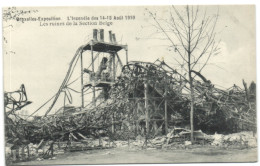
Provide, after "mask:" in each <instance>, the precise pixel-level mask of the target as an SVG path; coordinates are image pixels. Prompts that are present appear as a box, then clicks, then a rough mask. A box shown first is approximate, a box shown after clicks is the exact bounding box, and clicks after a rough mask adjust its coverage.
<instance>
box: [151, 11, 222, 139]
mask: <svg viewBox="0 0 260 166" xmlns="http://www.w3.org/2000/svg"><path fill="white" fill-rule="evenodd" d="M183 9H184V10H178V9H177V7H175V6H171V7H170V10H169V19H167V18H159V17H158V16H157V14H156V13H153V12H151V11H150V10H148V9H147V11H148V13H149V15H150V17H151V18H152V20H153V24H152V25H153V26H154V27H155V28H156V30H157V34H160V35H161V36H163V37H164V39H165V40H167V41H169V42H170V45H169V46H170V47H172V48H173V49H174V52H175V53H174V55H173V57H174V59H175V60H176V62H177V63H178V64H179V65H181V66H182V67H183V69H184V70H185V72H186V73H187V74H186V75H187V80H188V84H189V88H190V92H189V93H190V95H189V96H190V127H191V142H192V143H193V140H194V136H193V133H194V122H193V119H194V101H195V97H194V78H195V77H196V75H198V74H200V72H201V71H202V70H203V69H204V67H205V66H206V65H207V63H208V61H209V59H210V57H211V56H213V55H216V54H218V53H219V47H218V44H219V42H216V34H217V33H216V31H215V27H216V24H217V20H218V11H217V12H216V14H213V15H212V14H211V15H209V14H207V11H206V10H203V11H202V10H201V9H199V7H198V6H197V7H194V6H186V7H184V8H183ZM178 59H179V60H178Z"/></svg>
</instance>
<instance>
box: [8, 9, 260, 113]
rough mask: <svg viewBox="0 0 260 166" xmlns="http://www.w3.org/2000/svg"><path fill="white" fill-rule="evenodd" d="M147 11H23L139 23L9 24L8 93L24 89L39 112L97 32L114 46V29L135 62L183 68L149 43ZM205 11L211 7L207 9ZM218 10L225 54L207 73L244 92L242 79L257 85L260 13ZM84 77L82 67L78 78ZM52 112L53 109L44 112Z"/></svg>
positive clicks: (159, 44) (155, 43)
mask: <svg viewBox="0 0 260 166" xmlns="http://www.w3.org/2000/svg"><path fill="white" fill-rule="evenodd" d="M145 8H147V7H142V6H140V7H109V8H108V7H70V8H68V7H67V8H66V7H52V8H23V9H24V10H38V12H37V13H31V14H28V15H24V16H23V17H36V18H37V17H39V16H40V17H53V16H54V17H61V19H62V22H63V21H64V22H65V23H66V21H67V17H68V16H74V17H77V16H81V17H82V16H88V17H90V18H91V17H92V16H95V17H100V16H135V19H134V20H125V19H124V20H117V21H113V25H111V26H107V25H103V26H99V25H97V26H93V25H85V26H40V22H39V21H31V22H25V23H21V22H16V21H14V22H12V25H13V27H5V26H6V25H9V24H8V23H5V22H4V25H3V26H4V28H3V30H4V35H5V36H7V38H8V43H7V44H6V45H5V46H4V50H11V51H14V52H15V54H14V53H11V54H8V55H5V54H4V91H14V90H17V89H18V88H19V87H20V85H21V84H24V85H25V87H26V91H27V95H28V98H29V100H30V101H32V102H33V103H32V104H31V105H29V106H27V107H26V109H27V110H28V111H29V112H33V111H34V110H36V109H37V108H38V107H40V106H41V105H42V104H43V103H44V102H45V101H47V100H48V99H49V98H51V97H52V96H53V95H54V94H55V93H56V92H57V91H58V89H59V87H60V85H61V83H62V81H63V79H64V77H65V75H66V72H67V70H68V67H69V63H70V61H71V59H72V57H73V56H74V54H75V52H76V50H77V49H78V48H79V47H80V46H81V45H83V44H86V43H87V42H88V41H89V40H90V39H91V35H92V34H91V33H92V29H93V28H97V29H100V28H103V29H104V30H105V35H106V36H105V41H108V36H107V33H108V31H109V30H112V31H113V32H114V33H116V35H117V40H118V41H119V44H127V45H128V50H129V51H128V55H129V61H131V60H134V61H147V62H154V61H155V60H156V59H161V58H162V57H163V58H164V59H165V61H166V63H168V64H170V65H172V66H173V67H176V68H177V69H178V66H176V62H174V59H173V58H172V56H175V54H174V53H173V52H170V51H168V50H167V47H166V46H165V45H167V44H168V43H167V41H160V40H154V39H147V38H146V36H147V34H149V33H151V32H152V30H151V29H150V27H149V26H148V25H149V23H150V21H151V19H150V18H149V17H148V15H147V14H146V12H145ZM204 8H205V6H204V7H201V9H204ZM148 9H149V10H151V11H156V12H157V14H158V15H159V16H161V17H168V9H169V7H168V6H160V7H158V6H156V7H153V6H149V7H148ZM218 9H219V20H218V23H217V27H216V31H217V32H218V34H217V39H219V40H220V49H221V53H220V54H219V55H217V56H214V57H212V58H211V60H210V62H209V65H208V66H207V67H206V68H205V69H204V70H203V71H202V74H203V75H204V76H205V77H206V78H207V79H209V80H211V82H212V83H213V84H216V85H218V86H220V87H225V88H229V87H231V86H232V85H233V84H236V85H239V86H240V87H242V79H245V81H246V82H247V83H248V84H249V83H250V82H251V81H256V60H255V59H256V41H255V40H256V39H255V8H254V6H243V5H241V6H207V11H208V13H209V14H214V13H216V12H217V10H218ZM41 25H43V24H41ZM119 55H120V57H121V58H122V61H123V62H125V56H124V55H125V53H124V51H120V52H119ZM176 56H177V55H176ZM89 57H90V56H88V55H87V54H86V56H85V59H84V65H85V66H88V64H89V59H88V58H89ZM78 75H79V68H77V69H76V70H75V73H74V76H73V77H74V78H76V77H77V76H78ZM79 86H80V84H78V86H77V85H75V88H77V87H78V89H77V90H79ZM75 100H77V99H75ZM60 102H61V101H60ZM75 102H77V101H75ZM47 108H48V105H47V106H46V107H45V108H43V109H42V110H41V113H43V112H44V111H46V109H47Z"/></svg>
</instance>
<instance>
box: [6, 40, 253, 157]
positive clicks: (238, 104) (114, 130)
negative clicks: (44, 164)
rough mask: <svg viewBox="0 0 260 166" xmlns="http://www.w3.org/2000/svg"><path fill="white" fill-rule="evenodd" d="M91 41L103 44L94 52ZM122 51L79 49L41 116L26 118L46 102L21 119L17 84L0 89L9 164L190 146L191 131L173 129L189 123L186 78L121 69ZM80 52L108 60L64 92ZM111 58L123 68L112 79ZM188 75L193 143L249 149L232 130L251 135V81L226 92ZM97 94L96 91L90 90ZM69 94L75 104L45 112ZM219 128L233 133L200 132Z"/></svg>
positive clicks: (136, 64) (138, 67)
mask: <svg viewBox="0 0 260 166" xmlns="http://www.w3.org/2000/svg"><path fill="white" fill-rule="evenodd" d="M91 43H92V42H91ZM95 44H97V45H101V46H102V47H101V46H99V47H98V48H96V47H95ZM93 49H94V50H93ZM114 49H115V50H114ZM121 49H125V50H126V51H127V46H124V45H118V44H116V45H115V43H106V42H101V43H100V42H99V41H95V42H94V43H92V44H91V45H90V44H89V43H88V44H87V45H83V46H81V47H80V48H79V49H78V50H77V52H76V54H75V55H74V57H73V59H72V61H71V63H70V66H69V69H68V72H67V75H66V77H65V78H64V81H63V83H62V85H61V86H60V88H59V90H58V92H57V93H56V94H55V95H54V96H53V97H52V98H51V99H50V100H49V101H52V104H51V106H50V107H49V108H48V110H47V111H46V112H45V115H44V116H33V114H35V113H36V112H37V111H39V109H41V108H42V107H43V106H44V105H45V104H47V103H48V102H49V101H47V102H46V103H44V104H43V105H42V106H41V107H40V108H39V109H37V110H36V111H35V112H33V113H32V114H31V115H30V116H28V117H27V118H24V117H20V116H19V115H18V114H17V112H18V111H19V110H21V109H22V108H23V107H25V106H26V105H28V104H31V102H30V101H28V100H27V95H26V92H25V87H24V85H22V86H21V88H20V89H19V90H17V91H14V92H5V94H4V98H5V103H4V105H5V123H6V128H5V137H6V154H7V156H12V157H13V160H17V158H33V157H35V158H37V159H39V160H41V159H42V158H44V159H46V158H52V159H53V156H54V155H57V154H62V153H65V152H66V151H81V150H91V149H104V148H113V147H118V148H125V147H128V148H129V147H132V148H147V149H148V148H150V149H151V148H152V149H154V148H157V149H160V148H185V147H187V146H190V145H191V142H190V135H191V131H190V130H189V129H188V128H185V127H176V126H182V125H189V124H190V123H189V119H190V117H189V116H190V115H189V112H188V111H187V110H189V109H190V104H189V103H190V96H189V95H188V94H189V93H190V89H189V85H188V81H187V79H186V78H185V75H182V74H180V73H178V71H177V70H175V69H173V68H171V67H170V66H169V65H167V64H166V63H165V62H164V61H159V60H157V61H155V62H154V63H150V62H140V61H132V62H127V63H126V65H125V66H123V65H122V62H121V60H120V58H119V56H118V55H117V51H119V50H121ZM87 50H88V51H90V50H91V54H92V57H93V52H97V56H96V57H98V55H99V53H100V52H98V51H101V52H103V53H108V56H107V57H103V58H102V60H101V62H100V66H99V67H98V69H99V70H98V71H97V72H96V73H95V72H94V66H92V67H93V69H92V70H93V71H91V70H89V69H82V71H81V72H82V73H83V74H84V76H85V75H86V74H87V76H88V77H89V79H90V81H89V82H88V83H86V84H85V83H83V74H81V75H82V77H81V78H82V81H81V90H82V91H81V92H78V91H76V90H74V89H72V88H71V87H69V86H70V84H69V83H68V82H69V79H70V76H71V74H72V72H73V70H74V68H73V66H74V67H75V65H76V63H77V58H79V57H80V56H81V55H82V53H83V51H87ZM112 54H113V55H112ZM126 55H127V54H126ZM103 56H104V55H103ZM115 57H116V58H117V60H118V63H119V64H120V65H121V66H122V67H121V68H120V71H122V72H121V74H120V76H118V77H117V76H116V69H115V67H116V64H115ZM98 59H99V58H98ZM93 60H94V58H92V61H93ZM112 62H113V63H112ZM93 63H94V61H93V62H92V64H93ZM82 67H83V66H82ZM106 70H107V71H109V72H107V71H106ZM105 71H106V73H104V72H105ZM112 73H113V74H112ZM194 74H196V76H198V77H199V78H198V77H197V78H196V79H194V99H195V101H194V103H195V105H194V112H195V117H194V122H195V126H196V128H197V129H201V130H197V131H194V132H193V134H194V138H195V142H194V143H195V144H196V143H197V144H203V145H204V144H209V143H211V145H213V146H223V145H227V146H231V145H236V144H237V145H243V146H248V147H255V146H256V138H255V137H253V136H252V135H253V134H249V132H240V133H236V132H238V131H253V132H256V101H255V98H256V94H255V83H252V84H251V85H250V87H249V88H247V87H246V84H244V86H245V88H244V89H241V88H240V87H238V86H236V85H234V86H232V87H231V88H229V89H220V88H217V87H216V86H215V85H214V84H212V83H211V82H210V81H209V80H207V79H206V78H205V77H204V76H202V75H201V73H199V72H195V73H194ZM103 76H104V77H103ZM72 83H73V81H72ZM84 88H85V89H84ZM98 88H99V89H98ZM84 90H86V91H84ZM87 90H92V92H93V96H92V97H93V100H92V102H90V103H89V104H88V105H84V93H86V92H87ZM98 90H99V91H101V92H100V93H96V91H98ZM70 91H72V92H75V93H81V99H82V106H81V107H75V106H73V105H65V104H64V106H62V107H61V108H60V109H59V110H58V111H56V112H55V113H54V114H51V115H49V112H50V111H51V109H52V107H53V106H54V105H55V102H56V101H57V99H58V97H59V95H60V94H61V92H64V93H65V97H67V99H68V100H69V102H71V101H72V96H71V94H70V93H71V92H70ZM14 94H19V95H20V98H19V99H15V98H14V97H12V95H14ZM86 94H89V93H86ZM53 98H54V100H52V99H53ZM65 99H66V98H65ZM64 101H65V100H64ZM70 104H71V103H70ZM223 128H224V129H225V130H226V131H225V132H227V133H235V134H229V135H222V134H217V133H216V134H214V135H208V134H205V133H212V132H219V131H220V132H224V131H221V130H223ZM202 130H203V131H204V132H205V133H204V132H202ZM20 154H21V155H20ZM19 156H22V157H19Z"/></svg>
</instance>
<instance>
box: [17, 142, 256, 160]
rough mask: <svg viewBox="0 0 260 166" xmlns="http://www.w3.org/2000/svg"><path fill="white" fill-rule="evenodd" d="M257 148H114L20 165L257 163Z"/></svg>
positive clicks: (81, 152) (66, 154) (64, 155)
mask: <svg viewBox="0 0 260 166" xmlns="http://www.w3.org/2000/svg"><path fill="white" fill-rule="evenodd" d="M256 161H257V149H256V148H251V149H224V148H218V147H205V146H204V147H195V148H194V147H192V148H186V149H168V150H166V149H146V150H137V149H135V150H134V149H128V148H124V149H123V148H113V149H105V150H89V151H80V152H68V153H64V154H61V155H57V156H55V159H46V160H42V161H28V162H20V163H16V165H57V164H113V163H114V164H120V163H121V164H122V163H189V162H256Z"/></svg>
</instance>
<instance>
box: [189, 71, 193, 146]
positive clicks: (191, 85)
mask: <svg viewBox="0 0 260 166" xmlns="http://www.w3.org/2000/svg"><path fill="white" fill-rule="evenodd" d="M189 69H190V68H189ZM189 83H190V129H191V134H190V139H191V143H192V144H193V142H194V135H193V133H194V122H193V120H194V89H193V80H192V77H191V71H190V70H189Z"/></svg>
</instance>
